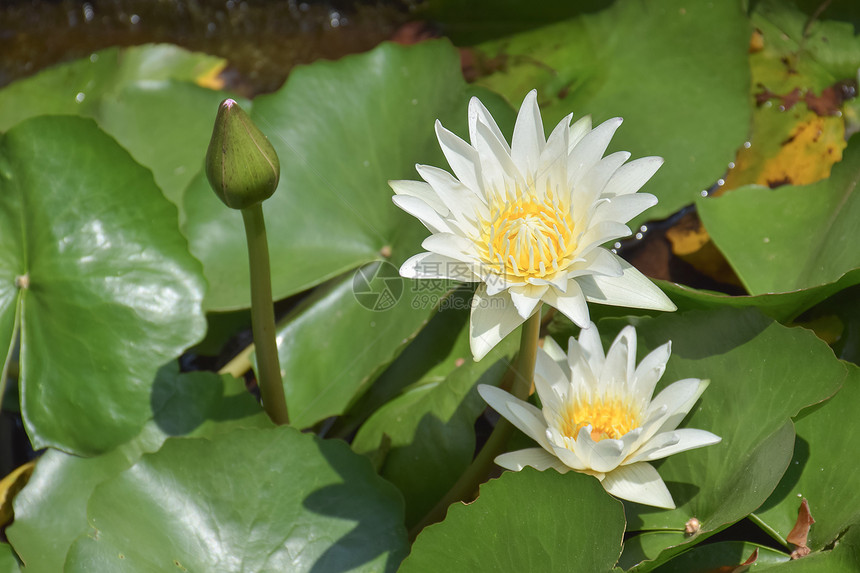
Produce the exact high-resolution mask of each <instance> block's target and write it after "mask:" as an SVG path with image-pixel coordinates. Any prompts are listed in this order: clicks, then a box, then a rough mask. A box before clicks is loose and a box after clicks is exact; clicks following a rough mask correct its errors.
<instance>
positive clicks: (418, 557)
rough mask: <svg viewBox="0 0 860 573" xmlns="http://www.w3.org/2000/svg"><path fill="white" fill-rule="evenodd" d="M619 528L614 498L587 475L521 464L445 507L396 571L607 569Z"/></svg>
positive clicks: (618, 539)
mask: <svg viewBox="0 0 860 573" xmlns="http://www.w3.org/2000/svg"><path fill="white" fill-rule="evenodd" d="M560 516H561V517H562V518H563V520H564V524H563V526H560V525H559V518H560ZM623 534H624V513H623V511H622V510H621V504H620V503H619V502H618V501H616V500H614V499H612V498H611V497H609V495H608V494H607V493H606V492H605V491H603V488H602V487H601V486H600V483H599V482H598V481H597V480H596V479H595V478H593V477H591V476H586V475H582V474H577V473H568V474H565V475H560V474H559V473H558V472H556V471H555V470H547V471H545V472H538V471H536V470H534V469H532V468H525V469H524V470H522V471H520V472H505V473H504V474H502V477H501V478H499V479H496V480H492V481H490V482H487V483H486V484H484V485H482V486H481V491H480V495H479V496H478V499H477V500H476V501H475V502H473V503H471V504H469V505H463V504H455V505H453V506H451V508H450V509H449V510H448V516H447V517H446V518H445V521H443V522H442V523H439V524H436V525H431V526H430V527H428V528H426V529H424V531H423V532H422V533H421V535H419V536H418V539H417V540H416V541H415V543H414V544H413V546H412V553H411V554H410V555H409V557H408V558H407V559H406V561H404V562H403V566H402V567H401V568H400V571H401V572H402V573H417V572H423V571H428V572H434V573H435V572H437V571H546V572H547V573H552V572H556V571H557V572H562V571H564V572H567V571H591V572H594V573H601V572H604V571H611V570H612V569H613V566H614V565H615V562H616V561H617V560H618V555H619V554H620V553H621V539H622V536H623ZM464 543H468V547H466V546H465V545H464Z"/></svg>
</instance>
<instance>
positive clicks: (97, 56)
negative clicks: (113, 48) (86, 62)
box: [90, 54, 99, 63]
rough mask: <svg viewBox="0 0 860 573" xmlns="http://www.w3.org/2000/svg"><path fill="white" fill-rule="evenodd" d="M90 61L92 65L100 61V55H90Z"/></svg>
mask: <svg viewBox="0 0 860 573" xmlns="http://www.w3.org/2000/svg"><path fill="white" fill-rule="evenodd" d="M90 61H91V62H92V63H96V62H97V61H99V55H98V54H90Z"/></svg>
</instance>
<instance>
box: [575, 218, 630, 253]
mask: <svg viewBox="0 0 860 573" xmlns="http://www.w3.org/2000/svg"><path fill="white" fill-rule="evenodd" d="M629 234H630V227H628V226H627V225H625V224H624V223H619V222H618V221H600V222H598V223H594V224H593V225H591V226H589V227H588V230H587V231H585V233H583V235H582V236H581V237H580V238H579V246H578V247H577V250H578V251H579V252H580V253H587V252H589V251H590V250H591V249H594V248H595V247H597V246H599V245H602V244H603V243H606V242H608V241H614V240H615V239H620V238H621V237H626V236H627V235H629Z"/></svg>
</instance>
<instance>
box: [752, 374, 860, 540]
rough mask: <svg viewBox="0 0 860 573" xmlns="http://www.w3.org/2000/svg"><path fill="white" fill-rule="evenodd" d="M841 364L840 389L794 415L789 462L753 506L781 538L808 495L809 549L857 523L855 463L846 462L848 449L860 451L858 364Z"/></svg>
mask: <svg viewBox="0 0 860 573" xmlns="http://www.w3.org/2000/svg"><path fill="white" fill-rule="evenodd" d="M846 366H847V367H848V371H849V377H848V379H847V380H846V381H845V384H844V386H843V387H842V389H841V390H840V391H839V392H838V393H837V394H836V395H835V396H833V397H832V398H831V399H830V400H828V401H827V402H825V403H824V404H820V405H818V406H813V407H811V408H809V409H807V410H804V411H803V412H801V413H800V415H799V416H798V417H797V419H796V420H795V424H794V425H795V428H796V430H797V440H796V441H795V445H794V456H793V457H792V461H791V464H790V465H789V466H788V470H787V471H786V472H785V475H784V476H783V478H782V481H781V482H780V483H779V486H777V488H776V490H775V491H774V492H773V494H772V495H771V497H770V498H769V499H768V500H767V501H766V502H765V504H764V505H763V506H762V507H760V508H759V509H758V510H756V512H755V515H756V517H757V518H758V519H759V520H760V521H761V522H762V524H763V525H765V526H766V527H767V528H768V530H769V531H771V532H772V533H774V534H776V536H777V537H778V538H779V539H780V541H781V542H782V543H784V544H785V539H786V537H787V536H788V534H789V532H791V529H792V527H794V524H795V522H796V521H797V512H798V509H799V507H800V502H801V500H802V499H806V500H807V501H808V503H809V508H810V511H811V512H812V517H813V518H814V519H815V523H814V524H813V525H812V528H811V530H810V532H809V537H808V540H807V546H808V547H809V548H810V549H813V550H820V549H823V548H825V547H826V546H828V545H829V544H830V543H831V542H832V541H833V540H834V539H836V538H837V537H838V536H839V534H840V533H842V532H843V531H844V530H845V529H846V528H847V527H848V526H849V525H850V524H852V523H860V491H858V490H857V468H856V466H854V465H853V464H851V463H846V462H847V459H848V458H850V454H849V453H848V452H856V451H860V420H858V418H857V411H858V409H860V368H858V367H857V366H855V365H853V364H846ZM846 456H848V458H846Z"/></svg>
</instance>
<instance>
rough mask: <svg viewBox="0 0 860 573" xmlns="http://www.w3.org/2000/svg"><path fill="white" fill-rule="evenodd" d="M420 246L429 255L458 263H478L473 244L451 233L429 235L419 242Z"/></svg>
mask: <svg viewBox="0 0 860 573" xmlns="http://www.w3.org/2000/svg"><path fill="white" fill-rule="evenodd" d="M421 246H422V247H424V248H425V249H427V250H428V251H430V252H431V253H438V254H440V255H444V256H446V257H449V258H452V259H455V260H458V261H464V262H472V261H475V262H477V261H478V253H477V247H475V243H473V242H472V241H470V240H469V239H467V238H465V237H461V236H460V235H455V234H453V233H436V234H435V235H430V236H429V237H427V238H426V239H424V240H423V241H421Z"/></svg>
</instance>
